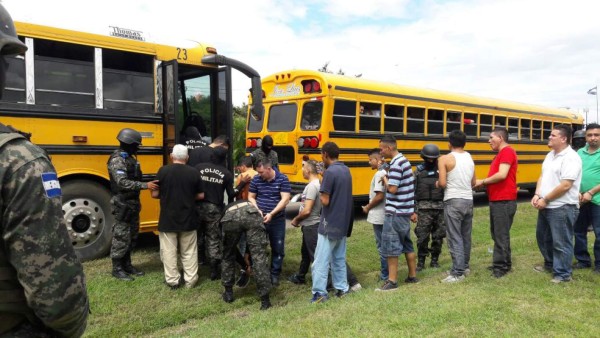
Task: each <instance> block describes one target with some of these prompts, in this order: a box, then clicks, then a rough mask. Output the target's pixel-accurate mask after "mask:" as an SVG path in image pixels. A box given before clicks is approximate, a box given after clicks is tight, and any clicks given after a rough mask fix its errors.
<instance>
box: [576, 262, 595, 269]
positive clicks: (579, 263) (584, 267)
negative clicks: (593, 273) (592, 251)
mask: <svg viewBox="0 0 600 338" xmlns="http://www.w3.org/2000/svg"><path fill="white" fill-rule="evenodd" d="M591 267H592V266H591V265H590V264H585V263H582V262H577V263H575V264H573V269H589V268H591Z"/></svg>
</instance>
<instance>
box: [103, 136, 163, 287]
mask: <svg viewBox="0 0 600 338" xmlns="http://www.w3.org/2000/svg"><path fill="white" fill-rule="evenodd" d="M117 140H119V142H120V147H119V149H117V150H115V152H113V153H112V155H110V158H109V159H108V164H107V165H108V174H109V175H110V188H111V191H112V194H113V197H112V198H111V200H110V201H111V204H112V206H113V215H115V224H114V226H113V240H112V247H111V249H110V258H112V264H113V269H112V275H113V276H114V277H115V278H117V279H120V280H129V281H130V280H133V278H132V277H131V276H129V275H135V276H143V275H144V273H143V272H142V271H139V270H138V269H136V268H135V267H134V266H133V265H131V251H132V250H133V248H134V246H135V242H136V240H137V237H138V233H139V229H140V210H141V205H140V190H143V189H150V190H156V189H158V185H157V184H156V182H157V181H152V182H147V183H146V182H142V181H141V180H142V170H141V168H140V163H139V162H138V161H137V158H136V157H135V154H136V153H137V151H138V148H139V146H140V145H142V135H141V134H140V133H139V132H137V131H135V130H133V129H130V128H125V129H123V130H121V131H120V132H119V135H117Z"/></svg>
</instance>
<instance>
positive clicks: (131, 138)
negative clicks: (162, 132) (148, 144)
mask: <svg viewBox="0 0 600 338" xmlns="http://www.w3.org/2000/svg"><path fill="white" fill-rule="evenodd" d="M117 140H119V142H121V143H125V144H134V143H135V144H137V145H142V134H140V132H138V131H136V130H133V129H131V128H124V129H121V131H120V132H119V135H117Z"/></svg>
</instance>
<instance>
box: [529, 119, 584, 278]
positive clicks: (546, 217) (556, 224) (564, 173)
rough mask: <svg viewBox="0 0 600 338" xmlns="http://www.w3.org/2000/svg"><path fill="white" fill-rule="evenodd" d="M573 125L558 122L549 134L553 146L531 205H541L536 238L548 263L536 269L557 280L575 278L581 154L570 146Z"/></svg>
mask: <svg viewBox="0 0 600 338" xmlns="http://www.w3.org/2000/svg"><path fill="white" fill-rule="evenodd" d="M570 143H571V127H570V126H568V125H564V124H560V125H555V126H554V128H553V129H552V132H551V134H550V137H549V138H548V147H549V148H550V149H552V150H551V151H550V153H548V155H546V159H544V163H543V164H542V174H541V175H540V178H539V179H538V182H537V186H536V189H535V195H534V196H533V198H532V199H531V205H532V206H533V207H534V208H536V209H538V210H539V212H538V221H537V229H536V238H537V243H538V247H539V248H540V252H541V253H542V256H543V257H544V265H543V266H536V267H535V268H534V269H535V270H536V271H548V272H550V271H551V272H552V274H553V275H554V278H553V279H552V280H551V281H552V282H553V283H561V282H568V281H571V279H572V277H571V275H572V272H573V268H572V266H571V263H572V261H573V226H574V224H575V221H576V220H577V216H578V215H579V186H580V184H581V172H582V165H581V158H580V157H579V155H577V153H576V152H575V150H573V149H572V148H571V146H570Z"/></svg>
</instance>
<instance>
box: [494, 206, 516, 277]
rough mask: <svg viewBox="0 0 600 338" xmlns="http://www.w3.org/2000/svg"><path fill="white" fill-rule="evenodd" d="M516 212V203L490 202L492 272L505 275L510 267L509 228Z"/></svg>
mask: <svg viewBox="0 0 600 338" xmlns="http://www.w3.org/2000/svg"><path fill="white" fill-rule="evenodd" d="M516 212H517V201H495V202H490V232H491V234H492V240H493V241H494V256H493V266H494V271H497V272H501V273H506V272H508V271H510V269H511V267H512V260H511V254H510V228H511V227H512V223H513V219H514V217H515V213H516Z"/></svg>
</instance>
